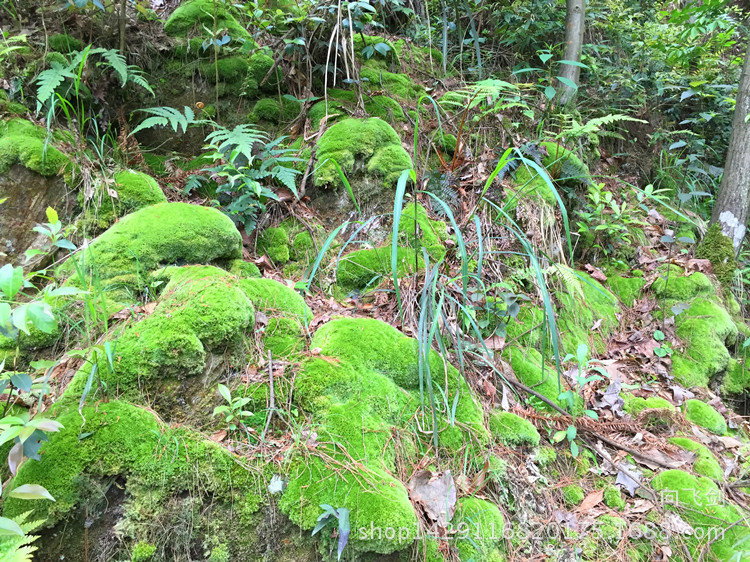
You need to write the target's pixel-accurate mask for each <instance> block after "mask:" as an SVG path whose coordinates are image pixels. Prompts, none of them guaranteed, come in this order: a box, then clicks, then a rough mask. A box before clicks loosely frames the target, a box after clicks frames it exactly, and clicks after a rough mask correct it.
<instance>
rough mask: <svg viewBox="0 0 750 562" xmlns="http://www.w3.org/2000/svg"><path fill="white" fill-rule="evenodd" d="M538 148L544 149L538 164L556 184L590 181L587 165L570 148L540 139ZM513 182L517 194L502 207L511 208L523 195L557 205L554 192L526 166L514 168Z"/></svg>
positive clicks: (535, 172)
mask: <svg viewBox="0 0 750 562" xmlns="http://www.w3.org/2000/svg"><path fill="white" fill-rule="evenodd" d="M539 148H540V149H542V150H543V151H546V152H547V155H546V156H543V157H542V159H541V165H542V166H543V167H544V168H545V170H546V171H547V174H548V175H549V177H550V179H552V180H553V181H554V182H555V183H556V184H561V183H575V184H588V183H590V182H591V178H590V176H589V170H588V167H587V166H586V164H584V163H583V162H582V161H581V159H580V158H578V156H576V155H575V153H573V152H572V151H570V150H568V149H566V148H565V147H563V146H562V145H559V144H557V143H555V142H541V143H539ZM515 184H516V186H517V189H516V190H515V193H516V194H517V196H516V197H515V198H514V199H513V200H509V201H508V202H507V203H506V207H505V208H506V210H507V209H511V210H512V209H515V207H516V205H517V204H518V200H519V199H520V198H525V197H532V198H539V199H541V200H542V201H544V202H546V203H547V204H549V205H552V206H555V207H556V206H557V199H556V197H555V194H554V192H553V191H552V190H551V189H550V187H549V186H548V185H547V182H546V181H545V179H544V178H543V177H542V176H540V175H539V172H537V171H536V170H535V169H533V168H531V167H530V166H524V165H522V166H520V167H519V168H518V169H517V170H516V173H515Z"/></svg>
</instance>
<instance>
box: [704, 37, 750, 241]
mask: <svg viewBox="0 0 750 562" xmlns="http://www.w3.org/2000/svg"><path fill="white" fill-rule="evenodd" d="M748 115H750V45H748V51H747V54H746V55H745V64H744V65H743V67H742V75H741V76H740V85H739V88H738V90H737V103H736V105H735V107H734V118H733V119H732V136H731V137H729V151H728V152H727V160H726V163H725V164H724V176H723V178H722V180H721V187H720V188H719V196H718V197H717V198H716V204H715V205H714V210H713V213H712V214H711V222H712V223H715V222H718V223H719V224H720V225H721V231H722V232H723V234H724V235H725V236H727V237H728V238H729V239H730V240H731V241H732V244H733V245H734V249H735V251H739V248H740V245H741V244H742V240H743V238H744V237H745V231H746V227H747V221H748V218H749V217H750V123H749V122H748V121H747V117H748Z"/></svg>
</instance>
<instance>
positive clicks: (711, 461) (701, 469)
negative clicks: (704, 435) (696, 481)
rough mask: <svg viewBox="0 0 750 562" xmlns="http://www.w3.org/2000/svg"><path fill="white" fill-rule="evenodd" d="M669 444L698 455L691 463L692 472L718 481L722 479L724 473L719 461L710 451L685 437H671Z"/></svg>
mask: <svg viewBox="0 0 750 562" xmlns="http://www.w3.org/2000/svg"><path fill="white" fill-rule="evenodd" d="M669 442H670V443H672V444H673V445H677V446H678V447H682V448H683V449H685V450H686V451H690V452H692V453H695V454H696V455H698V457H697V458H696V459H695V462H694V463H693V470H694V471H695V472H696V473H697V474H700V475H701V476H707V477H708V478H711V479H713V480H718V481H721V480H722V479H723V478H724V471H723V470H722V469H721V465H720V464H719V461H718V460H717V459H716V457H715V456H714V454H713V453H712V452H711V450H710V449H709V448H708V447H706V446H705V445H703V444H702V443H698V442H697V441H693V440H692V439H688V438H687V437H673V438H672V439H670V440H669Z"/></svg>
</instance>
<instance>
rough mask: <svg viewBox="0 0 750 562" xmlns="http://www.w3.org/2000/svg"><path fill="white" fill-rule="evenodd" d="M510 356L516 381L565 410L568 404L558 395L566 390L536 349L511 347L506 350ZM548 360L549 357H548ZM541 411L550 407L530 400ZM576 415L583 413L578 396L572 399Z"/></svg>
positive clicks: (560, 379) (561, 380)
mask: <svg viewBox="0 0 750 562" xmlns="http://www.w3.org/2000/svg"><path fill="white" fill-rule="evenodd" d="M507 353H508V355H509V356H510V364H511V367H512V368H513V373H514V374H515V375H516V377H518V380H519V381H521V382H522V383H524V384H525V385H526V386H529V387H531V388H532V389H534V390H535V391H536V392H538V393H539V394H541V395H542V396H545V397H546V398H548V399H549V400H550V401H551V402H553V403H554V404H557V405H558V406H560V407H561V408H563V409H566V408H567V406H568V404H567V402H566V401H565V400H564V399H560V394H561V393H563V392H565V391H566V390H567V387H566V385H565V382H564V381H563V379H562V376H559V377H558V374H557V371H556V370H555V367H552V366H550V365H547V364H546V363H545V362H543V361H542V354H541V353H539V351H537V350H536V349H533V348H527V349H521V348H519V347H515V346H511V347H510V348H509V349H508V350H507ZM548 359H549V356H548ZM532 400H535V401H536V402H537V403H536V404H535V406H537V407H538V408H539V409H541V410H551V408H550V406H549V405H548V404H546V403H544V402H540V401H539V400H538V399H537V398H532ZM572 413H574V414H576V415H580V414H582V413H583V400H582V399H581V397H580V396H578V394H576V395H575V397H574V406H573V412H572Z"/></svg>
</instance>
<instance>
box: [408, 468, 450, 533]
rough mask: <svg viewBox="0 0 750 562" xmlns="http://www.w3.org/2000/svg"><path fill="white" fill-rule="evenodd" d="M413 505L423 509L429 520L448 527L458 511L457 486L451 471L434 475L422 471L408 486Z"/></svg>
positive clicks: (413, 477)
mask: <svg viewBox="0 0 750 562" xmlns="http://www.w3.org/2000/svg"><path fill="white" fill-rule="evenodd" d="M406 487H407V488H408V490H409V498H410V499H411V501H412V503H414V504H417V505H418V506H420V507H421V508H422V510H423V511H424V514H425V515H426V516H427V518H428V519H430V520H431V521H433V522H434V523H435V524H437V525H438V526H439V527H447V525H448V522H449V521H450V520H451V518H452V517H453V513H454V512H455V510H456V484H455V482H454V481H453V475H452V474H451V473H450V471H449V470H446V471H445V472H438V473H434V472H432V471H429V470H420V471H418V472H416V473H415V474H414V476H412V477H411V478H410V479H409V482H408V483H407V484H406Z"/></svg>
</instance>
